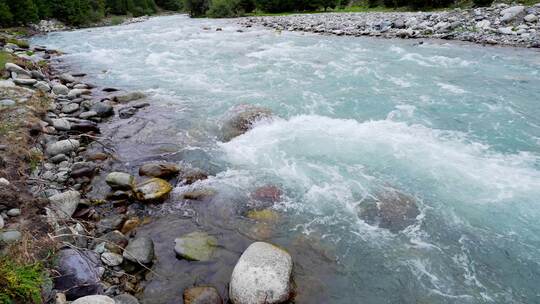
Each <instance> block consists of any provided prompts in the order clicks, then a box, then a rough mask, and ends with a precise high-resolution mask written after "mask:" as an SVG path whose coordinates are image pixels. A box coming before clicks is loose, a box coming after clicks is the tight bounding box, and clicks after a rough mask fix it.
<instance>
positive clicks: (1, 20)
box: [0, 0, 13, 26]
mask: <svg viewBox="0 0 540 304" xmlns="http://www.w3.org/2000/svg"><path fill="white" fill-rule="evenodd" d="M12 22H13V14H12V13H11V10H10V9H9V6H8V5H7V3H6V2H5V0H0V26H9V25H11V23H12Z"/></svg>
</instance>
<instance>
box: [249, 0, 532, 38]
mask: <svg viewBox="0 0 540 304" xmlns="http://www.w3.org/2000/svg"><path fill="white" fill-rule="evenodd" d="M539 16H540V4H535V5H533V6H529V7H528V6H523V5H508V4H504V3H497V4H493V5H492V6H491V7H479V8H473V9H454V10H448V11H437V12H365V13H320V14H297V15H286V16H263V17H247V18H241V19H239V21H238V22H239V23H240V24H241V25H243V26H247V27H250V26H254V25H262V26H265V27H269V28H273V29H275V30H278V31H283V30H287V31H299V32H311V33H319V34H327V35H338V36H372V37H381V38H404V39H420V38H431V39H444V40H458V41H467V42H473V43H478V44H482V45H501V46H514V47H530V48H540V22H539Z"/></svg>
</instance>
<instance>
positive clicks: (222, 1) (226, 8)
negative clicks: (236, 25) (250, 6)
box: [206, 0, 244, 18]
mask: <svg viewBox="0 0 540 304" xmlns="http://www.w3.org/2000/svg"><path fill="white" fill-rule="evenodd" d="M243 14H244V9H243V8H242V7H241V5H240V0H212V3H211V4H210V9H208V12H206V15H207V16H208V17H212V18H228V17H238V16H241V15H243Z"/></svg>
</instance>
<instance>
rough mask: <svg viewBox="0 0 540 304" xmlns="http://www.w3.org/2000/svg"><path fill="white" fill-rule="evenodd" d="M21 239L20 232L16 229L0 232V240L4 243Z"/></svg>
mask: <svg viewBox="0 0 540 304" xmlns="http://www.w3.org/2000/svg"><path fill="white" fill-rule="evenodd" d="M21 239H22V234H21V233H20V232H19V231H17V230H8V231H4V232H0V241H2V242H4V243H6V244H12V243H17V242H19V241H20V240H21Z"/></svg>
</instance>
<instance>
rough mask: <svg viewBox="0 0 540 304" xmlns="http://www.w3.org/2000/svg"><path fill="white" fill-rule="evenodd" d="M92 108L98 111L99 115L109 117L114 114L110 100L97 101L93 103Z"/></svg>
mask: <svg viewBox="0 0 540 304" xmlns="http://www.w3.org/2000/svg"><path fill="white" fill-rule="evenodd" d="M90 110H91V111H94V112H96V113H97V116H99V117H109V116H112V115H114V109H113V106H112V105H111V103H110V101H102V102H96V103H94V104H93V105H92V107H91V108H90Z"/></svg>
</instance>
